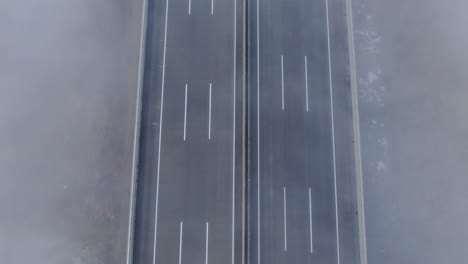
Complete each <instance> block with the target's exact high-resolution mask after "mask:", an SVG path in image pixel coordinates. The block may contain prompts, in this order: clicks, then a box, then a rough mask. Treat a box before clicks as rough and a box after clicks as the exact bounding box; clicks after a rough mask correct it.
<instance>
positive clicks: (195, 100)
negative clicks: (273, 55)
mask: <svg viewBox="0 0 468 264" xmlns="http://www.w3.org/2000/svg"><path fill="white" fill-rule="evenodd" d="M148 4H149V5H148V22H147V25H148V30H147V36H146V39H147V42H146V62H145V71H144V88H143V101H142V119H141V139H140V153H139V155H140V157H139V160H140V161H139V175H138V184H137V186H138V187H137V188H138V190H137V205H136V216H135V233H134V251H133V261H134V263H158V264H160V263H161V264H166V263H179V264H183V263H205V264H208V263H241V261H242V248H243V241H244V240H243V237H242V236H243V234H244V233H245V232H243V230H242V229H243V219H244V215H243V211H244V210H243V209H242V208H243V204H244V201H243V197H244V195H243V190H244V188H243V186H244V181H243V179H244V177H243V175H244V174H243V160H244V159H243V156H244V155H243V152H244V147H243V146H244V142H243V140H244V131H245V128H244V121H243V120H244V118H243V116H244V107H243V105H244V103H243V102H244V100H243V98H244V95H245V93H244V77H243V72H245V71H244V69H243V67H244V65H245V63H244V61H243V60H244V57H245V56H244V39H243V36H244V35H245V34H244V32H243V29H244V27H243V23H244V18H243V17H244V11H243V2H242V1H238V0H202V1H198V0H197V1H195V0H158V1H149V3H148Z"/></svg>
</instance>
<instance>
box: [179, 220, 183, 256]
mask: <svg viewBox="0 0 468 264" xmlns="http://www.w3.org/2000/svg"><path fill="white" fill-rule="evenodd" d="M183 228H184V222H180V235H179V264H181V263H182V239H183V237H184V233H183V232H184V229H183Z"/></svg>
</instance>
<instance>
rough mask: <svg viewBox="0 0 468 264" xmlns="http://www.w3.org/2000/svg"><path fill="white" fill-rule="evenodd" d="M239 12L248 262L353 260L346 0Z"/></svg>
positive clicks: (268, 4) (267, 4)
mask: <svg viewBox="0 0 468 264" xmlns="http://www.w3.org/2000/svg"><path fill="white" fill-rule="evenodd" d="M248 16H249V24H248V29H249V30H248V31H249V45H248V50H249V58H248V68H249V85H248V87H249V106H250V107H249V115H248V116H249V144H250V145H249V174H248V175H249V180H250V181H249V183H250V184H249V210H248V212H249V213H248V216H249V217H248V227H249V236H248V237H249V240H248V241H249V243H248V263H251V264H261V263H269V264H275V263H338V264H340V263H359V261H360V256H359V247H358V242H357V241H358V237H359V234H358V219H357V206H356V181H355V175H354V172H355V167H354V152H353V123H352V107H351V91H350V84H349V66H348V65H349V58H348V54H347V51H348V48H347V44H348V43H347V41H348V40H347V35H346V17H345V2H344V1H340V0H319V1H308V0H294V1H284V0H271V1H265V0H254V1H249V14H248Z"/></svg>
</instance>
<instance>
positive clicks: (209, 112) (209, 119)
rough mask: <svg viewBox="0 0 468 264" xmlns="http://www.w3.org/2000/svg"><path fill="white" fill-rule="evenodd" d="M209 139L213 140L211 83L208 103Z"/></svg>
mask: <svg viewBox="0 0 468 264" xmlns="http://www.w3.org/2000/svg"><path fill="white" fill-rule="evenodd" d="M208 139H211V83H210V95H209V103H208Z"/></svg>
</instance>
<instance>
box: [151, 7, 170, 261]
mask: <svg viewBox="0 0 468 264" xmlns="http://www.w3.org/2000/svg"><path fill="white" fill-rule="evenodd" d="M168 10H169V0H166V19H165V20H166V21H165V26H164V48H163V50H164V51H163V65H162V78H161V109H160V112H159V143H158V144H159V146H158V171H157V173H156V205H155V216H154V241H153V264H156V241H157V239H156V238H157V232H158V207H159V173H160V171H161V134H162V121H163V106H164V81H165V79H164V78H165V73H166V44H167V17H168Z"/></svg>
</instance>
